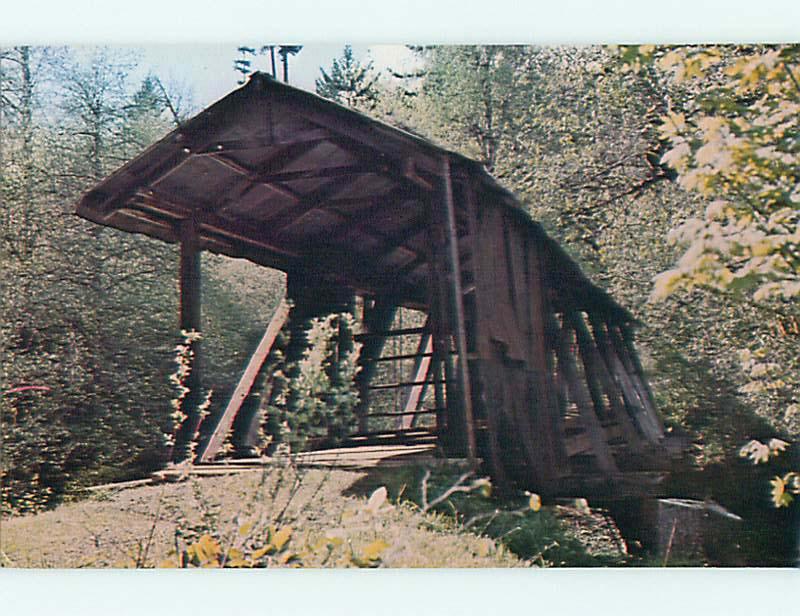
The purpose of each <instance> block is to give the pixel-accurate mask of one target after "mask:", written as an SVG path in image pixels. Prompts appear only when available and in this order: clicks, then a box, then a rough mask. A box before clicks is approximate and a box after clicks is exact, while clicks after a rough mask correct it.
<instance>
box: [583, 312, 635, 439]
mask: <svg viewBox="0 0 800 616" xmlns="http://www.w3.org/2000/svg"><path fill="white" fill-rule="evenodd" d="M570 318H571V324H572V327H573V329H574V330H575V336H576V339H577V342H578V348H579V349H580V354H581V359H582V360H583V366H584V372H585V374H586V377H587V384H590V385H591V386H592V387H594V388H595V393H594V394H593V398H594V396H596V395H599V396H600V401H599V404H598V402H597V401H596V402H595V409H599V408H600V407H602V408H603V409H604V410H605V411H606V412H607V414H608V416H613V417H614V418H616V420H617V421H618V422H619V424H620V426H621V428H622V430H623V431H624V434H625V440H626V442H627V444H628V447H629V448H630V450H631V451H632V452H633V453H639V452H640V451H641V450H642V444H643V442H642V437H641V435H640V433H639V431H638V430H637V429H636V427H635V426H634V424H633V419H632V418H631V417H630V415H629V413H628V410H627V408H626V405H625V401H624V397H623V396H622V392H621V391H620V390H619V387H618V385H617V383H616V382H615V381H614V379H613V378H612V377H611V374H610V373H609V371H608V368H607V367H606V363H605V359H604V358H603V356H602V355H601V353H600V350H599V349H598V347H597V342H596V341H595V339H594V338H593V337H592V334H591V332H590V331H589V328H588V327H587V326H586V321H585V320H584V318H583V316H582V315H581V314H580V313H577V312H574V313H570ZM597 388H599V389H600V390H602V392H604V393H605V395H606V397H607V398H608V402H609V405H610V406H606V404H605V401H604V400H602V392H601V391H598V389H597ZM598 416H600V417H603V415H602V414H601V413H600V411H599V410H598Z"/></svg>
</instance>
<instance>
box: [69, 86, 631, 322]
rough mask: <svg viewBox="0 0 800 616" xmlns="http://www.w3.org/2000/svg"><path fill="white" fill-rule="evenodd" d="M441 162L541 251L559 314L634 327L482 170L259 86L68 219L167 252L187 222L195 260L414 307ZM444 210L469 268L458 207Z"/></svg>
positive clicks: (308, 100)
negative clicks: (257, 269) (147, 240)
mask: <svg viewBox="0 0 800 616" xmlns="http://www.w3.org/2000/svg"><path fill="white" fill-rule="evenodd" d="M445 158H449V164H450V167H451V168H452V169H453V174H454V175H455V176H456V177H461V178H465V179H466V180H467V181H471V182H472V183H473V185H474V187H475V188H476V190H477V192H478V194H479V195H480V196H481V198H482V199H491V200H494V201H495V202H499V203H502V204H504V205H505V206H506V207H507V208H508V211H509V212H511V213H512V216H511V220H513V221H514V224H516V225H520V226H521V227H524V228H526V229H527V230H528V232H529V233H531V234H533V235H534V236H535V239H536V241H537V242H539V243H540V245H542V246H543V247H544V248H545V250H543V254H544V258H545V261H544V263H543V265H544V270H545V276H546V280H545V284H546V285H547V287H548V288H550V289H551V292H552V294H553V300H554V303H555V304H556V305H558V304H566V305H569V306H570V307H574V308H578V309H582V310H587V311H589V310H591V311H594V312H603V313H605V314H606V315H607V316H608V317H610V318H613V319H615V320H618V321H627V322H630V321H632V320H633V318H632V317H631V315H630V313H628V312H627V311H626V310H625V309H624V308H622V307H621V306H619V305H618V304H617V303H616V302H615V301H614V300H613V299H612V298H611V297H610V296H608V295H607V294H606V293H605V292H604V291H603V290H602V289H600V288H599V287H597V286H595V285H593V284H592V283H591V282H590V281H589V280H588V279H587V278H586V277H585V276H584V275H583V274H582V272H581V271H580V268H579V267H578V266H577V264H576V263H575V262H574V261H573V260H572V259H570V257H569V256H568V255H567V254H566V253H565V252H564V251H563V250H562V249H561V248H560V247H559V246H558V244H557V243H556V242H555V241H554V240H553V239H551V238H550V237H548V236H547V234H546V233H545V232H544V230H543V229H542V227H541V226H540V225H539V224H538V223H536V222H534V221H533V220H532V219H531V218H530V216H529V215H528V214H527V213H526V212H525V211H524V210H523V209H522V207H521V206H520V204H519V202H518V200H517V199H516V198H515V197H514V196H513V195H512V194H511V193H510V192H509V191H507V190H506V189H504V188H503V187H502V186H500V185H499V184H498V183H497V181H496V180H495V179H494V178H492V177H491V176H490V175H489V174H488V173H487V172H486V170H485V169H484V167H483V166H482V165H481V164H479V163H477V162H476V161H473V160H471V159H468V158H466V157H464V156H461V155H459V154H457V153H454V152H450V151H448V150H445V149H443V148H440V147H438V146H436V145H434V144H432V143H430V142H429V141H426V140H424V139H422V138H420V137H418V136H415V135H412V134H410V133H407V132H404V131H402V130H399V129H397V128H394V127H391V126H389V125H387V124H384V123H382V122H379V121H376V120H374V119H371V118H369V117H367V116H365V115H362V114H360V113H357V112H354V111H353V110H351V109H348V108H345V107H342V106H340V105H338V104H336V103H333V102H331V101H328V100H326V99H323V98H321V97H318V96H316V95H314V94H311V93H309V92H306V91H304V90H300V89H297V88H293V87H291V86H288V85H285V84H283V83H280V82H278V81H276V80H274V79H272V78H271V77H269V76H268V75H266V74H263V73H256V74H254V75H253V76H252V77H251V79H250V80H249V81H248V83H247V84H246V85H244V86H243V87H241V88H239V89H237V90H235V91H234V92H232V93H231V94H229V95H228V96H226V97H225V98H223V99H221V100H220V101H218V102H217V103H215V104H213V105H211V106H210V107H208V108H207V109H205V110H204V111H202V112H201V113H199V114H198V115H196V116H195V117H194V118H192V119H191V120H189V121H187V122H186V123H185V124H183V125H182V126H181V127H180V128H178V129H176V130H174V131H172V132H171V133H169V134H168V135H167V136H166V137H164V138H163V139H161V140H160V141H158V142H157V143H155V144H154V145H153V146H151V147H150V148H148V149H147V150H146V151H145V152H143V153H142V154H141V155H140V156H138V157H137V158H135V159H134V160H132V161H131V162H129V163H128V164H126V165H125V166H123V167H122V168H120V169H119V170H117V171H116V172H115V173H113V174H112V175H110V176H109V177H108V178H106V179H105V180H104V181H103V182H101V183H100V184H98V185H97V186H96V187H95V188H93V189H92V190H90V191H89V192H88V193H86V194H85V195H84V196H83V198H82V199H81V201H80V203H79V204H78V207H77V213H78V214H79V215H80V216H82V217H84V218H87V219H89V220H92V221H94V222H97V223H99V224H102V225H107V226H110V227H115V228H117V229H121V230H123V231H129V232H134V233H143V234H146V235H148V236H151V237H155V238H158V239H161V240H164V241H167V242H177V241H179V239H180V238H179V235H180V232H179V228H180V224H181V221H183V220H186V219H187V218H190V217H191V218H193V219H194V221H195V224H196V227H197V229H198V230H199V241H200V248H202V249H207V250H210V251H211V252H214V253H220V254H224V255H228V256H231V257H243V258H246V259H249V260H251V261H253V262H255V263H258V264H261V265H265V266H269V267H274V268H278V269H281V270H284V271H288V272H291V271H298V272H302V273H303V274H304V275H309V274H317V275H319V276H320V277H322V278H324V279H327V280H329V281H331V282H333V283H337V284H343V285H347V286H349V287H352V288H353V289H354V290H359V291H365V292H371V293H376V294H382V293H383V294H387V293H388V294H391V295H392V296H394V297H395V298H396V299H397V303H398V304H404V305H408V306H424V305H425V303H426V302H427V298H428V293H427V284H428V279H429V276H428V264H427V254H428V236H427V228H428V223H429V220H430V210H431V208H430V204H431V201H432V199H434V198H435V195H436V194H438V193H439V192H440V190H441V185H442V182H443V173H442V162H443V160H444V159H445ZM455 209H456V223H457V227H458V235H459V241H460V251H461V253H462V259H463V260H464V261H465V262H466V263H468V262H469V259H470V258H471V256H470V254H469V252H470V251H469V242H467V241H465V240H466V239H467V222H466V208H465V207H464V205H463V204H460V203H459V202H458V200H457V201H456V204H455Z"/></svg>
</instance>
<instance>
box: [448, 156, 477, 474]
mask: <svg viewBox="0 0 800 616" xmlns="http://www.w3.org/2000/svg"><path fill="white" fill-rule="evenodd" d="M442 175H443V178H444V187H443V188H444V207H445V228H446V231H447V243H448V251H447V260H448V270H449V272H448V273H449V274H450V286H451V288H450V296H451V297H450V300H451V302H452V306H453V308H452V311H451V317H452V318H453V319H454V322H453V324H452V329H453V333H454V334H455V342H456V352H457V353H458V392H459V395H460V400H459V402H460V403H461V404H460V406H461V416H462V419H463V422H464V425H463V426H460V428H461V429H463V431H464V438H465V441H466V442H465V445H466V454H467V459H469V460H470V461H471V462H473V463H474V461H475V459H476V451H475V427H474V423H473V415H472V387H471V384H470V374H469V360H468V358H467V330H466V324H465V320H464V292H463V290H462V286H461V264H460V260H459V254H458V230H457V229H456V214H455V204H454V200H453V180H452V176H451V170H450V157H449V156H444V157H442Z"/></svg>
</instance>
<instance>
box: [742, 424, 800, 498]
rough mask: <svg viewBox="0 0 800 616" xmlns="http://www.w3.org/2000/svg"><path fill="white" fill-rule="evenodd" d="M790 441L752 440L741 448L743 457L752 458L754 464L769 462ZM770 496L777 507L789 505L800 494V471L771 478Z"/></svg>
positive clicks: (775, 439) (776, 439)
mask: <svg viewBox="0 0 800 616" xmlns="http://www.w3.org/2000/svg"><path fill="white" fill-rule="evenodd" d="M788 445H789V443H787V442H786V441H783V440H781V439H778V438H773V439H770V441H769V442H768V443H767V444H764V443H762V442H760V441H756V440H752V441H750V442H749V443H747V444H746V445H744V446H742V448H741V449H740V450H739V455H740V456H741V457H742V458H748V459H750V460H751V461H752V462H753V464H762V463H765V462H768V461H769V459H770V458H774V457H776V456H778V455H780V453H781V452H783V451H785V450H786V448H787V447H788ZM770 487H771V491H770V496H771V498H772V504H773V505H774V506H775V507H788V506H789V505H791V504H792V501H793V500H794V498H795V496H797V495H799V494H800V473H798V472H797V471H789V472H787V473H784V474H783V475H777V476H775V477H773V478H772V479H771V480H770Z"/></svg>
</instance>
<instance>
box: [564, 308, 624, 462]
mask: <svg viewBox="0 0 800 616" xmlns="http://www.w3.org/2000/svg"><path fill="white" fill-rule="evenodd" d="M551 327H553V328H556V329H558V324H557V323H553V324H552V325H551ZM560 329H561V332H560V335H559V337H558V338H559V339H558V343H557V345H556V356H557V358H558V371H559V373H561V374H562V375H563V377H564V380H565V381H566V384H567V387H568V390H569V396H570V398H571V399H572V401H573V402H574V403H575V405H576V406H577V407H578V412H579V413H580V417H581V419H582V420H583V427H584V430H586V433H587V435H588V438H589V442H590V443H591V451H592V453H593V454H594V457H595V460H596V461H597V466H598V468H599V469H600V471H602V472H603V473H605V474H607V475H614V474H616V473H618V472H619V469H618V468H617V464H616V462H615V461H614V457H613V456H612V455H611V450H610V449H609V446H608V441H607V440H606V435H605V433H604V431H603V428H602V426H601V425H600V421H599V419H598V417H597V414H596V413H595V407H594V404H593V403H592V400H591V398H590V396H589V393H588V391H587V389H586V388H585V384H583V383H581V382H580V379H579V377H578V371H577V368H576V366H575V356H574V354H573V353H572V351H571V347H572V344H571V343H572V340H571V337H572V334H573V332H574V330H573V329H572V328H571V327H570V326H569V324H568V322H567V323H565V324H564V325H563V326H562V327H561V328H560Z"/></svg>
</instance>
